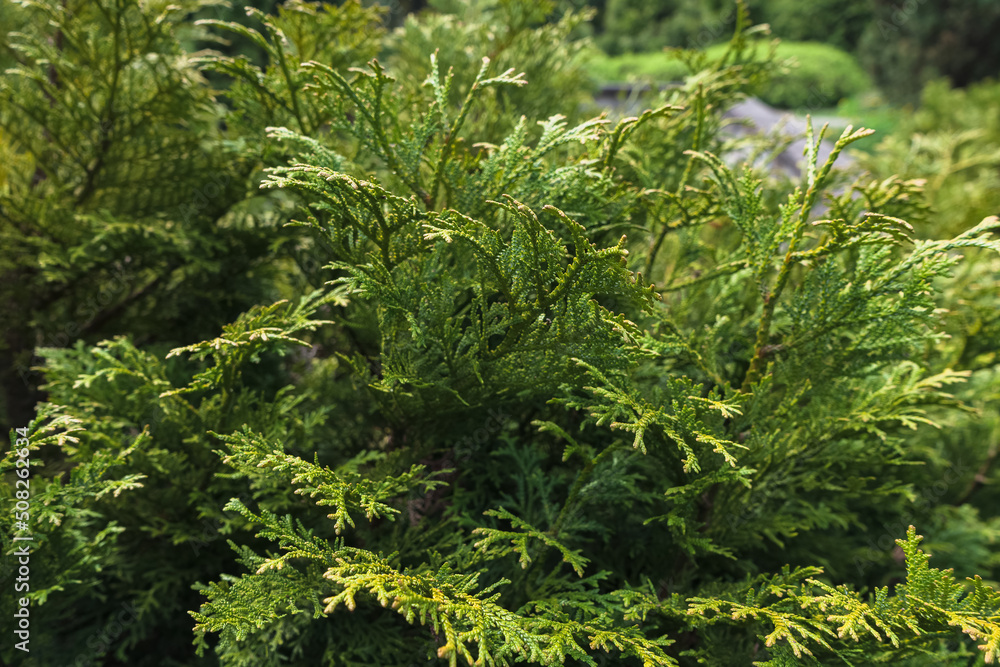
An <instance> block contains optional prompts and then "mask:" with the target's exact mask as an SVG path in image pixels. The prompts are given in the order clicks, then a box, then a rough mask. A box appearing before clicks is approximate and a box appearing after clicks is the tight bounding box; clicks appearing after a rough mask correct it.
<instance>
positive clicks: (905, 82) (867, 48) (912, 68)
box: [858, 0, 1000, 104]
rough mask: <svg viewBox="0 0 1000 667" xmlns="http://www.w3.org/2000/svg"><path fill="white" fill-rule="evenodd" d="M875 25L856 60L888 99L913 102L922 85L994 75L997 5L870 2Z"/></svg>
mask: <svg viewBox="0 0 1000 667" xmlns="http://www.w3.org/2000/svg"><path fill="white" fill-rule="evenodd" d="M871 4H872V9H873V12H874V17H873V20H872V21H870V22H869V23H868V26H867V28H866V29H865V32H864V35H863V36H862V38H861V41H860V42H859V45H858V58H859V59H860V60H861V62H862V63H863V64H864V66H865V69H866V70H868V72H869V73H870V74H871V75H872V78H873V79H874V80H875V82H876V83H877V84H878V85H879V87H880V88H882V89H883V90H884V91H885V93H886V95H887V96H888V97H889V99H891V100H893V101H894V102H895V103H897V104H901V103H904V102H910V103H915V102H917V101H918V99H919V97H920V92H921V90H923V87H924V85H925V84H927V83H929V82H930V81H933V80H934V79H937V78H940V77H946V78H948V79H949V80H950V81H951V83H952V85H955V86H967V85H969V84H971V83H974V82H976V81H979V80H982V79H984V78H987V77H994V76H996V72H997V64H998V62H1000V45H998V44H997V42H996V40H995V39H994V38H993V36H994V35H995V34H996V32H997V30H998V28H1000V6H998V5H997V4H996V3H994V2H990V1H989V0H971V1H970V2H963V3H957V4H956V3H946V2H911V3H902V4H900V3H897V2H891V1H890V0H876V1H875V2H872V3H871Z"/></svg>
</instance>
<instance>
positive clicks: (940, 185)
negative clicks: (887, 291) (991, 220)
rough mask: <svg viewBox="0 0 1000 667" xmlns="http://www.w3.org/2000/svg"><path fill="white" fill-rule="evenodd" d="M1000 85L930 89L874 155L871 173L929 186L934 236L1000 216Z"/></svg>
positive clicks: (866, 160)
mask: <svg viewBox="0 0 1000 667" xmlns="http://www.w3.org/2000/svg"><path fill="white" fill-rule="evenodd" d="M998 110H1000V82H995V81H984V82H981V83H977V84H973V85H971V86H969V87H968V88H967V89H964V90H963V89H953V88H951V87H950V86H949V85H948V82H947V81H946V80H943V79H941V80H937V81H934V82H932V83H930V84H928V85H927V86H926V87H925V88H924V91H923V95H922V96H921V104H920V107H919V108H918V109H917V110H916V111H915V112H913V113H905V114H900V118H899V125H898V127H897V129H896V131H895V132H893V133H892V134H891V135H889V136H887V137H885V138H884V139H883V140H882V141H881V142H880V143H879V144H878V145H877V147H876V148H875V150H874V151H873V152H872V153H871V154H868V155H865V156H862V164H863V166H864V167H865V168H867V169H869V170H870V171H871V172H873V173H874V174H876V175H878V176H882V177H886V176H888V175H889V174H900V175H901V176H904V177H906V178H910V179H924V180H926V184H925V186H924V187H925V191H926V195H927V198H928V201H929V203H930V204H931V206H932V207H933V209H934V210H935V211H937V212H938V215H937V216H936V219H937V221H938V222H937V223H936V224H935V227H934V228H933V229H930V230H927V231H928V233H929V234H945V233H948V231H949V230H957V229H964V228H965V227H967V226H968V225H969V224H974V223H972V221H973V220H975V221H979V220H982V219H983V218H984V217H986V216H987V215H996V214H998V213H1000V112H998Z"/></svg>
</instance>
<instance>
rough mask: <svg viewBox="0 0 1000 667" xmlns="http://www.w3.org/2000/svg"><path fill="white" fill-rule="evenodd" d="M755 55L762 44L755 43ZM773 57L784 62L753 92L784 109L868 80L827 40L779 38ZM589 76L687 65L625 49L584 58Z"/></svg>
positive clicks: (654, 74)
mask: <svg viewBox="0 0 1000 667" xmlns="http://www.w3.org/2000/svg"><path fill="white" fill-rule="evenodd" d="M756 48H757V50H758V52H759V54H760V55H762V54H763V52H764V50H765V49H766V48H767V46H766V45H763V44H761V45H758V46H757V47H756ZM725 49H726V45H724V44H717V45H715V46H712V47H710V48H709V49H708V50H707V53H708V56H709V57H710V58H717V57H719V56H720V55H722V53H723V52H724V51H725ZM776 57H777V60H779V61H786V63H787V67H785V68H784V70H783V71H781V72H779V73H777V74H776V75H775V76H774V78H773V79H771V80H770V81H769V82H768V83H766V84H765V85H764V87H763V88H762V89H761V90H760V91H759V93H758V94H759V97H760V98H761V99H762V100H764V101H765V102H767V103H768V104H771V105H773V106H776V107H780V108H784V109H799V108H811V109H819V108H825V107H831V106H836V104H837V103H838V102H839V101H840V100H842V99H844V98H847V97H850V96H852V95H856V94H858V93H861V92H863V91H864V90H866V89H867V88H868V87H869V86H870V85H871V82H870V80H869V79H868V77H867V75H865V73H864V71H863V70H862V69H861V67H860V66H859V65H858V63H857V62H856V61H855V60H854V58H853V57H851V55H850V54H848V53H845V52H844V51H841V50H840V49H837V48H835V47H833V46H830V45H828V44H820V43H816V42H780V43H779V44H778V47H777V53H776ZM589 67H590V72H591V75H592V76H593V77H594V78H595V79H596V80H597V81H600V82H602V83H604V82H613V81H630V80H636V79H638V80H650V81H655V82H667V81H677V80H680V79H682V78H683V77H684V75H685V73H686V72H687V67H686V66H685V65H684V63H683V62H681V61H680V60H678V59H677V58H675V57H674V56H672V55H671V53H669V52H662V53H630V54H623V55H620V56H606V55H604V54H597V55H595V56H594V57H593V59H592V60H591V61H590V65H589Z"/></svg>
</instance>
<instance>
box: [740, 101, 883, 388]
mask: <svg viewBox="0 0 1000 667" xmlns="http://www.w3.org/2000/svg"><path fill="white" fill-rule="evenodd" d="M826 129H827V126H826V125H824V126H823V128H822V129H821V130H820V132H819V136H818V137H817V138H816V140H815V141H814V140H813V130H812V120H811V119H809V120H808V124H807V126H806V153H807V164H808V171H807V174H806V184H807V186H808V187H807V190H806V193H805V195H804V196H803V197H802V205H801V207H800V209H799V212H798V215H797V216H796V220H795V226H794V228H793V230H792V237H791V239H789V241H788V248H787V250H786V251H785V257H784V259H783V260H782V262H781V268H780V269H779V270H778V277H777V278H776V279H775V281H774V286H773V287H772V288H771V290H770V291H769V292H768V293H767V294H765V295H764V312H763V314H762V315H761V318H760V324H759V325H758V327H757V335H756V337H755V340H754V349H753V355H752V357H751V361H750V367H749V368H748V369H747V374H746V377H745V378H744V379H743V385H742V386H741V387H740V391H742V392H744V393H746V392H749V391H750V388H751V387H752V386H753V385H754V384H755V383H757V382H758V381H759V380H760V377H761V374H762V372H763V370H764V366H765V364H766V361H765V360H766V357H767V354H768V350H769V349H770V348H769V347H768V342H767V341H768V338H769V336H770V333H771V322H772V320H773V319H774V311H775V308H776V306H777V305H778V299H780V298H781V293H782V292H783V291H784V290H785V286H786V285H787V284H788V277H789V276H790V275H791V271H792V266H793V265H794V264H796V259H797V258H798V255H797V254H796V250H797V248H798V244H799V243H800V242H801V241H802V237H803V236H804V232H805V225H806V220H807V219H808V218H809V213H810V212H811V211H812V208H813V206H814V205H815V203H816V198H817V197H818V196H819V193H820V192H821V191H822V190H823V188H824V186H825V185H826V182H827V179H828V178H829V176H830V170H831V169H832V168H833V163H834V162H835V161H836V160H837V157H838V156H839V155H840V152H841V151H842V150H844V148H846V147H847V146H849V145H850V144H852V143H854V142H855V141H857V140H858V139H862V138H864V137H867V136H870V135H871V134H873V133H874V130H867V129H865V128H861V129H859V130H857V131H856V132H855V131H854V128H853V127H852V126H850V125H848V126H847V128H846V129H845V130H844V133H843V134H842V135H840V139H838V140H837V143H836V144H835V145H834V147H833V150H832V151H830V156H829V157H828V158H827V160H826V163H825V164H824V165H823V168H822V169H820V171H819V173H818V174H817V173H816V162H817V159H818V153H819V146H820V143H821V142H822V141H823V135H824V134H826Z"/></svg>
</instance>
